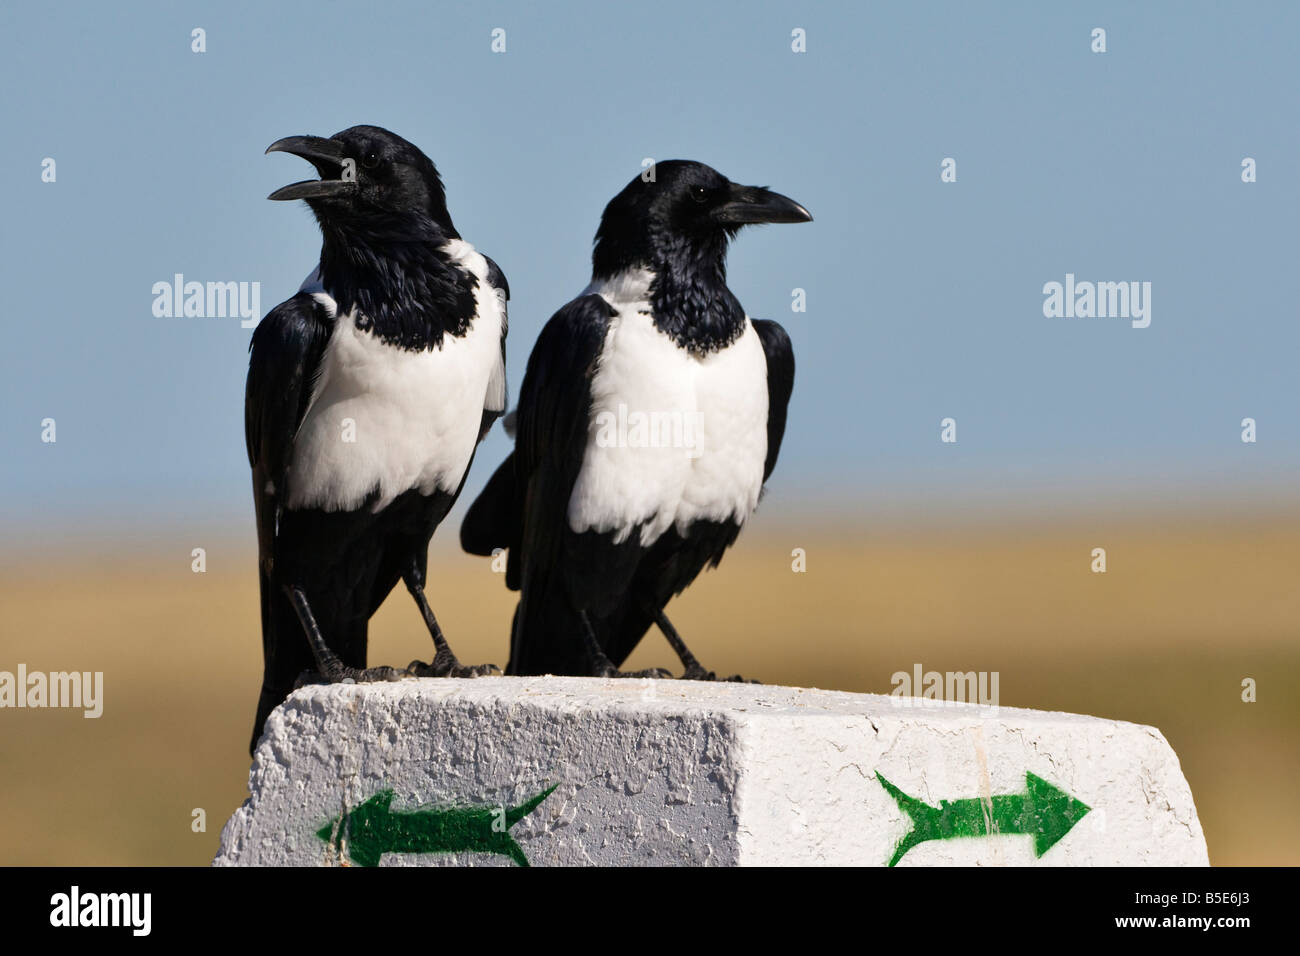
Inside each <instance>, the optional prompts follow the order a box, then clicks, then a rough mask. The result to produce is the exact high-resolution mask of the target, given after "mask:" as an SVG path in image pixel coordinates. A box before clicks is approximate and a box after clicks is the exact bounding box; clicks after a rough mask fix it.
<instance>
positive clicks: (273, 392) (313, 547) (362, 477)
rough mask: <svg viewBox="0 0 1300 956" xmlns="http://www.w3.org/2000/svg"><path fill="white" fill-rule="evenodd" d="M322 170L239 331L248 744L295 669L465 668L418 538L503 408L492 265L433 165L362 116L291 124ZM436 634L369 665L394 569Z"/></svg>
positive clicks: (296, 187) (291, 192)
mask: <svg viewBox="0 0 1300 956" xmlns="http://www.w3.org/2000/svg"><path fill="white" fill-rule="evenodd" d="M267 152H268V153H271V152H285V153H292V154H294V155H296V156H301V157H302V158H303V159H306V160H307V161H308V162H310V163H311V164H312V165H313V166H315V167H316V170H317V172H318V174H319V175H320V179H318V180H315V179H313V180H307V181H305V182H299V183H294V184H293V185H290V186H285V187H284V188H283V189H279V190H276V191H275V192H273V193H272V194H271V195H270V196H269V197H268V198H269V199H275V200H289V199H303V200H306V202H307V204H308V206H310V207H311V210H312V212H313V213H314V214H315V216H316V219H317V221H318V222H319V224H320V229H321V233H322V236H323V243H322V246H321V254H320V264H319V266H318V267H317V269H316V270H315V272H313V273H312V275H311V276H309V277H308V279H307V281H306V282H304V284H303V287H302V288H301V289H300V290H299V292H298V294H297V295H295V296H294V297H293V298H291V299H289V300H287V301H285V302H282V303H280V305H278V306H276V307H275V308H274V309H272V310H271V311H270V313H268V314H267V316H266V317H265V318H264V319H263V320H262V321H261V323H260V324H259V325H258V326H257V329H256V330H255V331H254V332H253V337H252V343H251V344H250V347H249V350H250V353H251V357H250V360H249V368H248V385H247V391H246V398H245V406H244V408H245V411H244V415H245V418H244V424H245V434H246V438H247V443H248V460H249V463H250V465H251V466H252V469H253V497H254V501H255V504H256V511H257V541H258V556H259V572H260V574H259V576H260V583H261V602H262V644H263V653H264V657H265V672H264V676H263V681H262V694H261V698H260V700H259V701H258V706H257V719H256V724H255V726H254V728H253V739H252V744H251V745H250V747H255V746H256V744H257V740H258V738H259V737H260V736H261V732H262V726H263V724H264V722H265V721H266V718H267V716H268V715H269V714H270V712H271V711H272V710H273V709H274V708H275V706H276V705H277V704H279V703H280V702H281V701H282V700H283V699H284V698H285V697H286V696H287V695H288V693H289V691H290V690H292V689H293V687H294V685H295V681H296V680H297V679H298V677H299V676H300V674H302V673H303V672H304V671H315V672H316V673H317V674H318V675H320V677H322V678H323V679H325V680H327V681H341V680H345V679H349V678H350V679H353V680H393V679H397V678H398V677H401V676H405V675H406V674H414V675H416V676H456V677H467V676H477V675H479V674H483V673H488V672H489V670H490V669H491V666H490V665H485V666H483V667H466V666H463V665H461V664H460V662H459V661H457V659H456V657H455V655H454V654H453V653H452V651H451V649H450V647H448V645H447V642H446V639H445V638H444V637H443V635H442V632H441V630H440V629H439V627H438V622H437V619H436V618H435V617H434V614H433V611H432V610H431V609H430V607H429V603H428V600H427V599H426V597H425V593H424V589H425V585H426V582H425V574H426V571H427V565H428V546H429V539H430V538H431V537H432V535H433V532H434V529H435V528H437V527H438V523H439V522H440V521H442V519H443V517H444V516H445V515H446V514H447V511H448V510H449V509H450V508H451V506H452V504H453V503H454V502H455V500H456V497H457V496H458V495H459V494H460V490H461V487H462V485H463V483H464V481H465V475H466V474H467V473H468V471H469V467H470V463H471V461H473V458H474V452H475V449H476V448H477V447H478V444H479V442H480V441H481V440H482V439H483V436H484V435H485V434H486V433H487V430H488V429H489V428H490V427H491V425H492V423H493V422H494V421H495V420H496V419H497V418H498V417H499V416H500V415H501V413H502V412H503V411H504V410H505V407H506V378H505V338H506V299H507V298H508V296H509V289H508V287H507V286H506V280H505V276H504V275H502V273H501V270H500V269H499V268H497V266H496V264H495V263H494V262H492V260H491V259H489V258H487V257H486V256H484V255H482V254H481V253H479V252H476V251H475V250H474V247H473V246H471V245H470V244H469V243H467V242H465V241H464V240H463V239H461V237H460V234H459V233H458V232H457V231H456V227H455V226H454V225H452V221H451V216H450V215H449V214H448V212H447V204H446V195H445V193H444V191H443V186H442V180H441V178H440V177H439V175H438V171H437V169H435V167H434V165H433V163H432V162H431V161H430V160H429V158H428V157H427V156H425V155H424V153H422V152H421V151H420V150H419V149H417V148H416V147H415V146H413V145H411V144H410V143H408V142H407V141H406V140H404V139H402V138H401V137H400V136H397V135H395V134H393V133H391V132H389V131H388V130H385V129H381V128H379V127H376V126H354V127H352V128H351V129H347V130H344V131H343V132H341V133H338V134H337V135H335V136H331V137H330V138H328V139H325V138H322V137H318V136H291V137H288V138H286V139H281V140H278V141H277V142H275V143H272V144H271V146H270V147H269V148H268V149H267ZM399 580H400V581H403V582H404V583H405V584H406V587H407V589H408V590H409V591H410V593H411V595H412V597H414V599H415V602H416V604H417V605H418V607H419V610H420V612H421V613H422V614H423V616H424V621H425V624H426V625H427V626H428V628H429V632H430V634H431V635H432V637H433V641H434V646H435V655H434V657H433V662H432V664H430V665H423V664H419V663H418V662H417V663H413V664H412V665H411V666H410V667H409V668H407V669H406V670H405V671H398V670H396V669H394V668H391V667H376V668H370V669H367V668H366V638H367V634H366V630H367V623H368V621H369V618H370V616H371V615H372V614H374V612H375V611H376V610H377V609H378V607H379V605H380V604H381V603H383V600H384V598H385V597H387V595H388V593H389V592H390V591H391V590H392V589H393V587H394V586H395V585H396V584H397V582H398V581H399Z"/></svg>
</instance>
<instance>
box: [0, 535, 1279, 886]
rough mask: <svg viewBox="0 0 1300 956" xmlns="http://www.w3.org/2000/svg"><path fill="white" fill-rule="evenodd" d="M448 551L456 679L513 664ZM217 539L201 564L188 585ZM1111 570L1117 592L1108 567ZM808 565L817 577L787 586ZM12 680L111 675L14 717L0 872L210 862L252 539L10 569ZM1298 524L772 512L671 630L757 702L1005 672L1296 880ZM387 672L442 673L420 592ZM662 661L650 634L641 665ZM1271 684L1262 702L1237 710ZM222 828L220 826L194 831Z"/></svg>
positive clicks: (1005, 696)
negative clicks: (1135, 746) (863, 519)
mask: <svg viewBox="0 0 1300 956" xmlns="http://www.w3.org/2000/svg"><path fill="white" fill-rule="evenodd" d="M452 530H453V529H452V528H450V527H448V528H444V529H443V530H442V531H441V532H439V534H438V535H437V536H436V537H435V542H434V547H433V549H432V551H431V555H430V573H429V579H430V585H429V594H430V598H431V601H432V604H433V607H434V609H435V611H436V612H437V614H438V616H439V619H440V621H441V622H442V624H443V628H444V630H445V631H446V633H447V635H448V637H449V639H450V640H451V642H452V646H453V647H454V648H455V650H456V651H457V653H458V654H459V655H460V657H461V659H462V660H463V661H465V662H473V663H479V662H483V661H488V660H491V661H494V662H496V663H498V664H501V665H504V664H505V657H506V653H507V650H506V635H507V632H508V628H509V623H510V617H511V614H512V611H513V607H514V595H512V594H510V593H508V592H507V591H506V590H505V587H504V585H503V582H502V579H501V577H500V576H499V575H497V574H495V573H493V572H492V571H491V569H490V567H489V563H488V561H487V560H484V559H477V558H470V557H468V556H465V555H462V554H460V553H459V552H458V551H456V550H455V547H454V545H455V535H454V533H451V532H452ZM192 547H204V548H205V549H206V552H207V571H206V572H205V573H202V574H196V573H193V572H192V571H191V568H190V565H191V557H190V549H191V548H192ZM1094 547H1104V548H1106V551H1107V565H1108V569H1107V573H1105V574H1094V573H1092V572H1091V570H1090V564H1091V560H1092V558H1091V551H1092V549H1093V548H1094ZM794 548H803V549H805V551H806V554H807V570H806V572H804V573H794V572H793V571H792V570H791V561H792V558H791V552H792V550H793V549H794ZM0 572H2V573H0V603H2V605H3V608H4V613H3V616H2V620H0V670H9V671H14V670H16V668H17V665H18V664H19V663H24V664H26V665H27V667H28V670H29V671H33V670H41V671H54V670H73V669H75V670H83V671H84V670H91V671H103V672H104V698H105V704H104V713H103V716H102V717H101V718H99V719H98V720H88V719H85V718H83V717H82V715H81V712H80V711H57V710H44V711H34V710H6V711H4V712H0V721H3V725H4V733H3V735H0V768H2V773H3V780H4V782H3V785H2V786H0V847H2V848H3V849H2V850H0V863H4V864H75V865H101V864H127V865H131V864H200V865H201V864H206V863H207V862H209V861H210V860H211V858H212V856H213V854H214V853H215V851H216V847H217V842H218V839H219V835H220V831H221V827H222V825H223V824H224V823H225V821H226V819H227V817H228V816H229V815H230V813H231V812H232V811H233V810H234V809H235V808H236V807H237V806H238V805H239V804H240V802H241V801H242V800H243V799H244V797H245V796H246V795H247V787H246V784H247V774H248V763H249V761H248V756H247V752H246V746H247V740H248V734H249V729H250V726H251V721H252V717H253V709H254V703H255V701H256V697H257V691H258V686H259V681H260V671H261V659H260V658H261V647H260V637H259V631H258V620H257V594H256V578H255V571H254V549H253V547H252V543H251V541H249V540H246V539H240V540H232V539H230V538H221V537H220V536H216V535H214V536H213V540H210V541H204V540H197V539H196V540H194V541H190V542H174V543H172V544H170V545H164V544H163V543H161V542H158V543H152V544H139V543H136V544H133V545H131V550H130V551H129V552H127V553H118V552H117V551H114V550H112V549H111V548H109V547H108V546H106V545H103V544H101V545H86V546H85V547H83V548H82V549H81V550H80V551H79V552H77V553H73V552H72V551H71V550H68V549H65V552H64V553H57V552H53V551H51V552H48V553H47V554H46V555H45V556H44V557H41V558H39V559H32V558H27V559H25V560H21V561H20V560H19V559H17V558H15V557H10V558H8V559H7V560H6V559H3V558H0ZM1298 582H1300V515H1298V514H1294V513H1283V514H1267V515H1254V516H1244V517H1235V518H1234V517H1228V516H1223V515H1220V516H1219V517H1216V518H1214V519H1207V518H1204V517H1198V516H1196V515H1193V514H1187V515H1181V516H1180V515H1178V514H1164V515H1161V516H1154V517H1153V516H1146V517H1143V516H1139V515H1127V516H1124V515H1118V514H1117V515H1114V516H1112V517H1111V518H1109V519H1108V520H1107V521H1106V522H1102V523H1098V522H1094V521H1089V522H1086V523H1085V522H1082V521H1080V522H1073V523H1072V522H1069V521H1064V520H1059V519H1058V520H1056V521H1048V520H1046V519H1043V520H1038V521H1034V522H1030V521H1029V520H1028V519H1025V520H1023V521H1021V522H1019V523H1013V522H1009V521H1007V520H1005V519H1002V518H999V519H998V520H996V521H995V520H991V519H990V520H988V521H987V522H985V523H982V524H981V523H968V524H965V525H960V526H953V525H945V524H944V523H943V522H941V521H932V522H930V523H929V524H928V525H926V526H923V527H912V528H909V529H908V530H901V529H899V528H868V527H857V528H849V527H836V526H833V525H831V524H829V523H826V522H822V523H817V522H811V523H803V524H800V525H798V526H797V527H796V526H795V525H794V524H791V525H789V526H787V527H782V526H781V525H780V524H779V523H777V522H774V521H771V520H767V518H766V516H765V515H763V514H760V516H759V518H758V519H756V520H755V522H754V523H753V527H751V528H750V530H748V531H746V533H745V534H743V535H742V536H741V539H740V541H739V543H738V544H737V546H736V548H734V549H733V550H732V552H731V553H730V554H729V555H728V556H727V558H726V560H724V561H723V564H722V566H721V567H720V568H719V569H718V570H716V571H712V572H708V573H706V574H705V575H703V576H702V577H701V578H700V580H699V581H697V582H696V584H695V586H694V587H693V588H692V589H690V590H689V591H688V592H687V593H686V595H684V596H683V597H682V598H680V599H678V600H677V601H676V602H674V603H673V604H672V605H670V606H669V609H668V610H669V614H670V616H671V617H672V619H673V620H674V622H675V623H676V624H677V625H678V627H679V629H680V630H681V632H682V634H683V636H684V637H685V638H686V640H687V642H688V643H689V644H690V646H691V647H692V649H693V650H694V651H695V652H696V654H697V655H698V656H699V657H700V659H701V660H702V661H703V663H704V664H705V665H706V666H708V667H711V668H713V669H714V670H716V671H718V672H719V673H725V674H730V673H734V672H737V671H739V672H741V673H743V674H745V675H746V676H748V677H754V678H757V679H759V680H762V681H763V682H765V683H774V684H776V683H779V684H792V685H797V686H812V687H825V688H833V689H837V690H850V691H869V692H876V693H888V692H889V691H890V689H891V684H890V677H891V675H892V674H893V673H895V672H896V671H909V672H910V671H911V670H912V668H913V666H914V665H915V664H918V663H919V664H921V665H922V666H923V667H924V669H926V670H939V671H947V670H960V671H967V670H983V671H998V672H999V673H1000V691H1001V704H1002V705H1004V706H1017V707H1034V708H1042V709H1050V710H1068V711H1074V712H1077V713H1084V714H1093V715H1097V716H1101V717H1107V718H1115V719H1121V720H1129V721H1136V722H1139V723H1146V724H1153V725H1155V726H1156V727H1158V728H1160V730H1161V731H1162V732H1163V733H1164V735H1165V736H1166V737H1167V738H1168V740H1169V742H1170V743H1171V744H1172V746H1173V747H1174V749H1175V750H1176V751H1177V753H1178V756H1179V758H1180V760H1181V762H1182V766H1183V771H1184V773H1185V774H1186V776H1187V779H1188V781H1189V782H1190V784H1191V787H1192V793H1193V795H1194V797H1195V800H1196V805H1197V808H1198V810H1199V812H1200V815H1201V820H1202V823H1203V825H1204V828H1205V833H1206V839H1207V841H1208V843H1209V852H1210V860H1211V861H1212V862H1213V863H1214V864H1217V865H1234V864H1290V865H1295V864H1297V863H1300V819H1298V817H1297V814H1296V813H1295V812H1294V806H1295V800H1294V797H1295V794H1296V793H1297V790H1298V789H1300V787H1298V785H1300V760H1298V759H1297V756H1298V753H1300V748H1298V747H1297V742H1298V736H1300V735H1298V734H1297V728H1298V727H1300V694H1297V692H1296V686H1297V678H1300V640H1297V637H1298V635H1300V586H1298ZM370 648H371V650H370V658H371V663H372V664H374V663H387V664H395V665H399V666H404V665H405V664H406V663H407V662H408V661H410V660H411V659H412V658H415V657H422V658H425V659H428V658H429V656H430V654H431V644H430V641H429V638H428V636H427V633H426V632H425V630H424V627H423V624H422V623H421V620H420V617H419V615H418V613H417V612H416V610H415V608H414V606H413V604H412V602H411V601H410V599H409V597H408V596H407V595H406V593H405V592H404V591H403V590H402V589H400V588H399V589H398V590H397V591H395V592H394V593H393V594H392V595H391V596H390V598H389V600H388V602H387V604H385V606H384V607H383V608H382V609H381V610H380V612H379V614H378V615H377V616H376V618H375V619H374V621H373V622H372V624H371V644H370ZM652 665H663V666H671V667H672V668H673V669H674V670H678V669H679V668H678V665H677V662H676V661H675V660H674V659H673V656H672V654H671V651H670V650H669V648H668V646H667V644H666V643H665V642H664V641H663V639H662V638H661V637H659V635H658V633H657V632H654V631H652V632H651V633H650V634H649V635H647V638H646V639H645V640H644V641H643V642H642V644H641V646H640V647H639V648H638V650H637V652H636V654H635V655H634V656H633V658H632V659H631V660H630V661H629V663H628V665H627V666H629V667H634V668H639V667H648V666H652ZM1247 677H1252V678H1255V679H1256V681H1257V682H1258V701H1257V702H1256V703H1243V702H1242V699H1241V695H1242V680H1243V679H1244V678H1247ZM195 808H202V809H203V810H204V811H205V812H206V826H207V829H206V832H203V833H194V832H192V830H191V811H192V810H193V809H195Z"/></svg>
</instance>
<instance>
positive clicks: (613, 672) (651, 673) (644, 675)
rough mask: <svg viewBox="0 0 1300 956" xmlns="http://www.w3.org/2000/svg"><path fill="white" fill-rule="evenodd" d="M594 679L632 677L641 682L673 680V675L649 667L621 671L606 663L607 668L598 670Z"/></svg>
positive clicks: (663, 670)
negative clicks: (641, 669) (639, 669)
mask: <svg viewBox="0 0 1300 956" xmlns="http://www.w3.org/2000/svg"><path fill="white" fill-rule="evenodd" d="M591 676H592V677H630V678H634V679H640V680H672V677H673V675H672V673H671V672H670V671H668V670H666V669H665V668H662V667H648V668H646V669H645V670H643V671H621V670H619V669H618V668H617V667H615V666H614V665H613V664H611V663H609V662H608V661H606V666H604V667H598V668H596V672H595V673H594V674H592V675H591Z"/></svg>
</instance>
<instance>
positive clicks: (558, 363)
mask: <svg viewBox="0 0 1300 956" xmlns="http://www.w3.org/2000/svg"><path fill="white" fill-rule="evenodd" d="M811 219H812V216H811V215H809V213H808V211H807V210H806V209H804V208H803V206H801V205H799V204H798V203H796V202H794V201H793V200H791V199H788V198H786V197H785V196H781V195H778V194H777V193H774V192H771V191H769V190H767V189H765V188H762V187H755V186H740V185H737V184H735V183H732V182H730V181H729V180H728V179H727V178H726V177H724V176H722V175H721V174H719V173H718V172H716V171H715V170H713V169H711V168H709V167H708V166H705V165H703V164H701V163H696V162H686V161H680V160H674V161H669V162H660V163H658V164H656V166H655V167H654V175H653V176H649V177H647V176H639V177H637V178H636V179H634V180H632V182H631V183H629V184H628V186H627V188H625V189H624V190H623V191H622V192H621V193H619V194H618V195H617V196H616V197H614V199H613V200H612V201H611V202H610V203H609V205H608V206H606V207H605V212H604V216H603V217H602V219H601V223H600V228H599V231H598V232H597V233H596V243H595V248H594V251H593V253H592V281H591V284H590V285H589V286H588V287H587V288H586V290H585V291H584V292H583V293H582V295H580V296H579V297H578V298H576V299H574V300H573V301H572V302H570V303H569V304H568V305H566V306H564V307H563V308H562V309H560V311H559V312H557V313H556V314H555V315H554V316H553V317H552V318H551V319H550V321H549V322H548V323H547V324H546V326H545V328H544V329H543V330H542V333H541V335H540V336H539V338H538V341H537V344H536V346H535V347H534V349H533V352H532V355H531V357H530V358H529V360H528V368H527V372H526V373H525V377H524V384H523V387H522V390H521V393H520V398H519V407H518V411H517V422H516V426H517V432H516V442H515V450H514V452H513V453H512V454H511V455H510V457H509V458H507V459H506V461H505V462H504V463H503V464H502V465H501V467H500V468H498V469H497V471H496V473H495V474H494V475H493V476H492V478H491V480H490V481H489V482H488V484H487V486H486V487H485V488H484V490H483V492H482V493H481V494H480V496H479V497H478V499H477V500H476V501H475V502H474V504H473V506H472V507H471V508H470V510H469V512H468V514H467V515H466V518H465V522H464V524H463V525H462V527H461V544H462V546H463V547H464V548H465V549H466V550H467V551H469V552H470V553H472V554H481V555H486V554H492V553H494V552H495V551H497V550H498V549H508V551H509V556H508V560H507V566H506V583H507V586H508V587H510V588H512V589H517V590H519V591H520V592H521V594H520V599H519V604H518V606H517V608H516V610H515V621H514V627H513V633H512V638H511V648H510V661H509V665H508V667H507V671H506V672H507V673H509V674H545V673H553V674H576V675H598V676H622V675H621V672H619V671H618V670H617V668H618V667H619V666H620V665H621V664H622V663H623V661H624V660H625V659H626V658H627V656H628V655H629V654H631V652H632V650H633V648H634V647H635V646H636V645H637V642H638V641H640V639H641V637H642V636H643V635H644V634H645V632H646V631H647V630H648V629H649V627H650V625H652V624H657V625H658V626H659V628H660V630H661V631H662V632H663V633H664V636H665V637H666V638H667V639H668V642H669V643H670V644H671V645H672V647H673V649H674V650H675V651H676V653H677V655H678V656H679V657H680V658H681V661H682V665H683V667H684V668H685V674H684V676H685V677H686V678H691V679H713V677H714V674H713V673H712V672H710V671H708V670H706V669H705V668H703V667H702V666H701V665H700V664H699V662H698V661H697V660H696V659H695V657H694V656H693V655H692V654H691V652H690V651H689V650H688V649H687V647H686V645H685V644H684V643H683V642H682V640H681V637H680V636H679V635H678V634H677V632H676V631H675V630H674V628H673V626H672V624H671V623H670V622H669V620H668V618H667V616H666V615H665V614H664V606H665V605H666V604H667V603H668V601H669V600H670V599H671V598H672V597H673V596H674V595H676V594H679V593H680V592H681V591H682V590H683V589H685V588H686V587H687V586H688V585H689V584H690V583H691V582H692V581H693V580H694V579H695V578H696V576H697V575H698V574H699V573H700V572H701V571H702V570H703V569H704V568H705V566H706V565H717V563H718V562H719V561H720V560H721V559H722V555H723V553H724V552H725V551H726V550H727V548H728V547H730V546H731V544H732V543H733V542H734V541H735V540H736V537H737V535H738V534H739V533H740V529H741V526H742V525H743V524H744V523H745V521H746V520H747V519H748V518H749V516H750V514H751V513H752V512H753V511H754V509H755V507H756V506H757V504H758V499H759V495H760V492H761V491H762V488H763V483H764V482H765V481H766V480H767V478H768V476H769V475H771V473H772V468H773V466H775V464H776V458H777V453H778V451H779V450H780V447H781V438H782V436H783V434H784V432H785V422H786V406H787V403H788V402H789V399H790V392H791V389H792V387H793V384H794V353H793V351H792V349H791V346H790V339H789V337H788V336H787V335H786V333H785V331H784V330H783V329H782V328H781V327H780V326H779V325H777V324H776V323H775V322H769V321H763V320H758V319H750V317H749V316H748V315H746V314H745V310H744V309H743V308H741V305H740V303H739V302H738V301H737V300H736V297H735V295H733V294H732V292H731V290H730V289H728V288H727V282H726V253H727V244H728V242H729V240H730V239H731V238H732V237H733V236H734V235H735V234H736V232H737V231H738V230H739V229H740V228H741V227H742V226H744V225H746V224H749V223H777V222H808V221H810V220H811ZM641 674H642V675H643V676H663V675H665V674H666V672H664V671H661V670H659V669H657V668H656V669H655V670H653V671H650V672H641Z"/></svg>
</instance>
